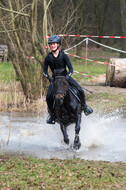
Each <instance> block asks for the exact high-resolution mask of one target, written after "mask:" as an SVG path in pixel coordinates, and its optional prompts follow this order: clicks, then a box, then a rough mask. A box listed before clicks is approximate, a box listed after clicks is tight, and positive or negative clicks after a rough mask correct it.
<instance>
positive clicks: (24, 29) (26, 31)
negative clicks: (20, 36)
mask: <svg viewBox="0 0 126 190" xmlns="http://www.w3.org/2000/svg"><path fill="white" fill-rule="evenodd" d="M19 30H23V31H25V32H30V31H28V30H25V29H23V28H19V29H15V30H8V32H16V31H19ZM0 33H6V31H5V30H3V31H0Z"/></svg>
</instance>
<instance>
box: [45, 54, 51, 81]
mask: <svg viewBox="0 0 126 190" xmlns="http://www.w3.org/2000/svg"><path fill="white" fill-rule="evenodd" d="M43 75H44V76H45V77H46V78H47V79H49V80H50V76H49V74H48V56H46V58H45V61H44V69H43Z"/></svg>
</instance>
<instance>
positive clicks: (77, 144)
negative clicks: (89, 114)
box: [74, 114, 81, 149]
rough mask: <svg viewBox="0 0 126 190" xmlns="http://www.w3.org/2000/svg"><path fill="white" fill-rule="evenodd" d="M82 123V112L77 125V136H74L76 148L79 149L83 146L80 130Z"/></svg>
mask: <svg viewBox="0 0 126 190" xmlns="http://www.w3.org/2000/svg"><path fill="white" fill-rule="evenodd" d="M80 124H81V114H78V118H77V122H76V126H75V138H74V148H75V149H79V148H80V146H81V143H80V138H79V132H80Z"/></svg>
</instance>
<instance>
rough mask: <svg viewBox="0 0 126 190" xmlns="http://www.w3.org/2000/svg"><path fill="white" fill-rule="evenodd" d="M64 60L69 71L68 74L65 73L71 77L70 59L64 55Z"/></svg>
mask: <svg viewBox="0 0 126 190" xmlns="http://www.w3.org/2000/svg"><path fill="white" fill-rule="evenodd" d="M64 60H65V62H66V65H67V67H68V69H69V72H68V73H67V75H68V76H71V75H72V73H73V67H72V64H71V62H70V59H69V57H68V55H66V54H64Z"/></svg>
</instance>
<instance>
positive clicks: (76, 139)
mask: <svg viewBox="0 0 126 190" xmlns="http://www.w3.org/2000/svg"><path fill="white" fill-rule="evenodd" d="M73 147H74V149H76V150H78V149H79V148H80V147H81V143H80V139H79V136H78V135H76V136H75V139H74V146H73Z"/></svg>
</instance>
